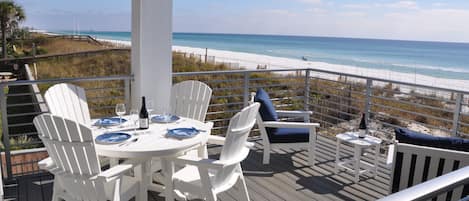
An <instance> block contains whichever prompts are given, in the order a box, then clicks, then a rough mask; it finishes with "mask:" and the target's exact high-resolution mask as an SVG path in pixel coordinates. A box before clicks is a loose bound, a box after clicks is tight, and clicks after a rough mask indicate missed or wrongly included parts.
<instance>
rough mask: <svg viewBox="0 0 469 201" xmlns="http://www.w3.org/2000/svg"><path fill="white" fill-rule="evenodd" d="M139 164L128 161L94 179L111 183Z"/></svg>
mask: <svg viewBox="0 0 469 201" xmlns="http://www.w3.org/2000/svg"><path fill="white" fill-rule="evenodd" d="M137 164H139V163H137V162H136V161H132V160H127V161H125V162H124V163H121V164H119V165H116V166H114V167H112V168H109V169H107V170H106V171H103V172H101V173H99V174H98V175H96V176H95V178H92V179H102V180H104V181H106V182H110V181H113V180H115V179H117V178H119V177H121V176H122V175H123V174H124V173H126V172H127V171H129V170H131V169H132V168H134V167H135V166H136V165H137Z"/></svg>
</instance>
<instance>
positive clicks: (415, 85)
mask: <svg viewBox="0 0 469 201" xmlns="http://www.w3.org/2000/svg"><path fill="white" fill-rule="evenodd" d="M288 71H292V72H293V71H313V72H319V73H327V74H333V75H340V76H347V77H353V78H358V79H363V80H368V79H370V80H373V81H378V82H385V83H393V84H400V85H408V86H411V87H418V88H426V89H431V90H439V91H447V92H453V93H464V94H469V91H464V90H458V89H449V88H444V87H435V86H429V85H423V84H415V83H410V82H402V81H396V80H389V79H382V78H376V77H370V76H363V75H355V74H350V73H342V72H336V71H328V70H321V69H315V68H288V69H287V68H284V69H255V70H226V71H225V70H221V71H200V72H177V73H173V76H190V75H212V74H219V73H222V74H241V73H258V72H261V73H262V72H288Z"/></svg>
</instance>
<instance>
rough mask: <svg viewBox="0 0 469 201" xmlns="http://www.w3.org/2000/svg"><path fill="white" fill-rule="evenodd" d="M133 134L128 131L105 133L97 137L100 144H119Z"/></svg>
mask: <svg viewBox="0 0 469 201" xmlns="http://www.w3.org/2000/svg"><path fill="white" fill-rule="evenodd" d="M130 137H131V136H130V135H129V134H127V133H117V132H116V133H104V134H102V135H99V136H98V137H96V143H99V144H118V143H121V142H124V141H126V140H128V139H129V138H130Z"/></svg>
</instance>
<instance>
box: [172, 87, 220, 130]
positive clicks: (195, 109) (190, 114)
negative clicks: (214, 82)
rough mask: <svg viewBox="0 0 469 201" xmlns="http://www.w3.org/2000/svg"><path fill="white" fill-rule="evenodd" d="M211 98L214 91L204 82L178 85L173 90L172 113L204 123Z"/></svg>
mask: <svg viewBox="0 0 469 201" xmlns="http://www.w3.org/2000/svg"><path fill="white" fill-rule="evenodd" d="M211 97H212V89H211V88H210V87H209V86H208V85H207V84H205V83H203V82H199V81H194V80H188V81H183V82H180V83H177V84H175V85H173V87H172V88H171V113H172V114H175V115H178V116H181V117H187V118H191V119H195V120H199V121H201V122H204V121H205V116H206V115H207V110H208V105H209V103H210V98H211Z"/></svg>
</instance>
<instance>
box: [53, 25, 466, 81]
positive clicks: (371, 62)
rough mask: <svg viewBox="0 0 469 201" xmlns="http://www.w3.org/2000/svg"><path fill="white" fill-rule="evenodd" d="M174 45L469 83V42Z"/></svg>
mask: <svg viewBox="0 0 469 201" xmlns="http://www.w3.org/2000/svg"><path fill="white" fill-rule="evenodd" d="M55 33H66V34H71V33H72V32H70V31H60V32H55ZM81 34H88V35H92V36H96V37H98V38H103V39H114V40H123V41H130V32H95V31H90V32H81ZM173 44H174V45H178V46H189V47H198V48H209V49H218V50H227V51H236V52H246V53H254V54H263V55H269V56H276V57H286V58H293V59H303V58H305V59H306V60H308V61H320V62H326V63H331V64H341V65H348V66H356V67H363V68H372V69H387V70H391V71H395V72H403V73H411V74H414V73H416V74H421V75H429V76H434V77H440V78H449V79H463V80H469V43H446V42H422V41H399V40H377V39H352V38H332V37H309V36H276V35H241V34H202V33H174V35H173Z"/></svg>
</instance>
